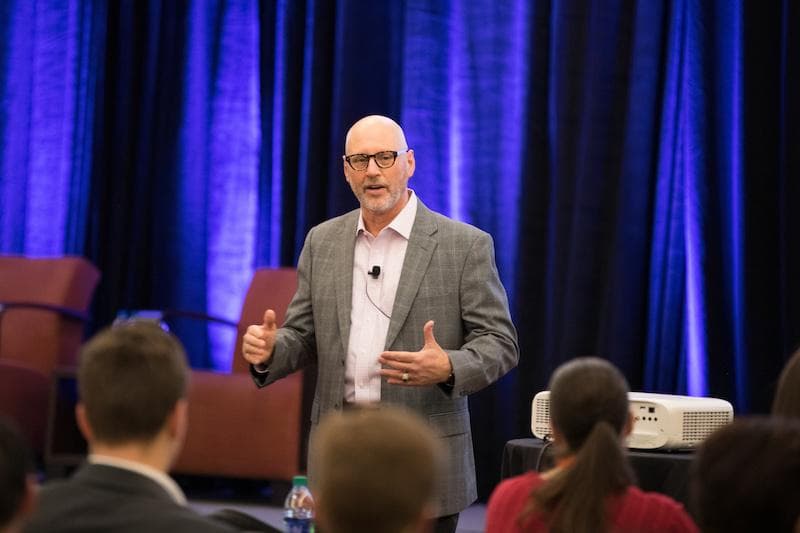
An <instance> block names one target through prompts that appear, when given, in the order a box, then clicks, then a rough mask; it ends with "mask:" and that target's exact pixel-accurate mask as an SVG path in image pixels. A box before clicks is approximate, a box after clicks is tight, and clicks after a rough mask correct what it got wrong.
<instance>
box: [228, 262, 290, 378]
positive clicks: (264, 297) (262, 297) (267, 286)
mask: <svg viewBox="0 0 800 533" xmlns="http://www.w3.org/2000/svg"><path fill="white" fill-rule="evenodd" d="M296 290H297V270H295V269H294V268H259V269H257V270H256V271H255V273H254V274H253V280H252V281H251V282H250V288H248V289H247V295H245V297H244V303H242V314H241V316H240V317H239V327H238V333H237V336H236V346H235V348H234V352H233V372H248V365H247V362H246V361H245V360H244V358H243V357H242V336H244V333H245V331H246V330H247V327H248V326H250V325H252V324H261V323H262V321H263V320H264V311H266V310H267V309H273V310H274V311H275V318H276V321H277V323H278V326H281V325H282V324H283V321H284V319H285V317H286V308H287V307H289V303H290V302H291V301H292V296H294V293H295V291H296Z"/></svg>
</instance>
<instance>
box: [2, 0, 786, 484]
mask: <svg viewBox="0 0 800 533" xmlns="http://www.w3.org/2000/svg"><path fill="white" fill-rule="evenodd" d="M799 30H800V8H798V5H797V3H796V2H791V1H789V0H783V1H775V2H763V3H756V2H745V1H731V0H719V1H702V2H701V1H699V0H695V1H692V0H672V1H663V2H660V1H655V2H654V1H649V0H641V1H638V2H637V1H633V0H628V1H624V0H618V1H614V0H605V1H602V2H584V1H582V0H580V1H579V0H573V1H570V0H550V1H545V0H530V1H521V0H516V1H515V0H505V1H501V0H481V1H477V0H475V1H466V0H464V1H458V0H451V1H440V0H407V1H395V2H370V1H347V0H339V1H335V2H332V1H314V0H305V1H291V0H283V1H274V2H268V1H263V2H256V1H255V0H238V1H228V2H213V1H195V2H172V1H164V0H148V1H133V0H129V1H122V0H120V1H114V2H104V1H88V0H86V1H76V2H71V3H66V2H62V1H60V0H37V1H35V2H30V1H28V0H8V1H6V2H2V5H0V32H2V43H3V47H2V50H0V179H2V181H1V182H0V252H2V253H24V254H30V255H59V254H64V253H69V254H79V255H84V256H86V257H88V258H90V259H91V260H93V261H94V262H95V263H96V264H97V265H98V266H99V267H100V269H101V270H102V272H103V279H102V283H101V285H100V287H99V289H98V293H97V296H96V300H95V307H94V319H95V326H96V327H99V326H102V325H105V324H107V323H109V322H110V321H111V320H112V319H113V317H114V315H115V314H116V312H117V311H118V310H119V309H125V308H183V309H193V310H197V311H204V312H208V313H211V314H215V315H220V316H225V317H228V318H230V319H234V320H235V319H236V318H237V314H238V309H239V306H240V304H241V300H242V297H243V292H244V290H245V288H246V286H247V284H248V282H249V279H250V276H251V274H252V271H253V269H254V268H255V267H256V266H260V265H293V264H294V263H295V260H296V257H297V254H298V253H299V248H300V246H301V244H302V240H303V237H304V235H305V233H306V231H307V230H308V229H309V228H310V227H311V226H312V225H313V224H316V223H318V222H320V221H322V220H324V219H326V218H328V217H329V216H331V215H336V214H339V213H342V212H344V211H346V210H349V209H351V208H353V207H355V205H356V203H355V200H354V198H353V197H352V194H351V193H350V191H349V189H348V188H347V186H346V184H345V182H344V180H343V178H342V172H341V160H340V157H339V156H340V154H341V151H342V144H343V135H344V132H345V131H346V129H347V127H348V126H349V124H351V123H352V122H353V121H354V120H355V119H357V118H358V117H360V116H362V115H365V114H369V113H382V114H388V115H390V116H393V117H395V118H397V119H398V120H399V121H400V122H401V123H402V124H403V125H404V126H405V129H406V133H407V137H408V139H409V143H410V145H411V146H412V147H413V148H414V149H415V151H416V155H417V161H418V172H417V174H416V175H415V177H414V178H413V180H412V187H414V188H415V190H416V191H417V192H418V193H419V195H420V196H421V198H422V199H423V200H424V201H425V202H426V203H427V204H428V205H429V206H431V207H433V208H434V209H437V210H440V211H442V212H444V213H446V214H448V215H450V216H452V217H454V218H457V219H461V220H465V221H468V222H471V223H472V224H475V225H477V226H479V227H481V228H483V229H485V230H487V231H489V232H490V233H491V234H492V235H493V236H494V238H495V241H496V246H497V262H498V267H499V269H500V273H501V276H502V278H503V281H504V283H505V284H506V287H507V288H508V290H509V294H510V296H511V301H512V311H513V314H514V318H515V321H516V323H517V326H518V328H519V332H520V342H521V347H522V358H521V361H520V365H519V368H518V370H517V371H516V372H514V373H513V374H512V375H510V376H509V377H507V378H506V379H504V380H503V381H502V382H501V384H499V385H497V386H494V387H492V388H490V389H489V390H487V391H483V392H481V393H479V394H477V395H475V396H474V397H473V399H472V410H473V424H474V425H475V426H477V427H478V428H479V431H476V432H475V439H476V450H477V459H478V466H479V481H480V483H481V487H482V494H483V495H485V494H486V493H487V492H488V490H489V489H490V488H491V486H492V485H493V484H494V482H495V481H496V478H497V476H498V473H499V457H500V450H501V448H502V444H503V442H504V441H505V440H506V439H508V438H511V437H517V436H521V435H525V434H527V432H528V431H529V430H528V421H529V418H528V417H529V402H530V399H531V397H532V395H533V393H535V392H536V391H538V390H540V389H541V388H543V387H544V386H545V384H546V379H547V377H548V375H549V373H550V371H551V370H552V369H553V368H554V367H555V366H556V365H557V364H559V363H560V362H562V361H564V360H566V359H568V358H570V357H573V356H576V355H581V354H589V353H594V354H600V355H602V356H605V357H607V358H609V359H610V360H612V361H613V362H615V363H616V364H617V365H619V366H620V368H622V370H623V371H624V372H625V374H626V376H627V377H628V379H629V381H630V382H631V385H632V387H633V388H634V389H639V390H648V391H664V392H679V393H681V392H688V393H691V394H709V395H714V396H718V397H723V398H726V399H728V400H730V401H731V402H733V403H734V405H735V407H736V409H737V410H738V411H739V412H743V411H759V410H762V411H763V410H765V409H766V408H767V406H768V404H769V399H770V397H771V395H772V392H773V387H774V383H775V380H776V376H777V374H778V371H779V369H780V367H781V366H782V364H783V361H784V359H785V357H786V355H787V354H788V353H789V352H790V350H791V348H793V347H794V346H795V345H796V344H797V343H798V341H800V310H799V309H798V302H800V281H799V280H800V247H799V246H798V245H797V243H798V242H800V221H799V220H798V214H797V210H794V209H792V206H793V205H797V204H798V203H800V167H799V166H798V157H799V156H798V151H797V149H796V147H797V146H800V138H799V136H798V123H800V116H798V115H799V111H798V103H799V101H800V87H798V75H799V74H798V66H800V55H799V52H800V36H798V31H799ZM178 329H179V333H180V334H181V336H182V338H183V339H184V341H185V342H186V343H187V344H188V346H189V352H190V355H191V358H192V362H193V364H194V365H195V366H200V367H217V368H224V367H227V366H228V365H229V363H230V357H231V351H232V350H231V346H232V343H233V337H232V333H231V332H230V331H227V330H224V329H223V330H218V329H214V328H210V329H205V327H203V328H199V327H197V326H194V325H179V326H178Z"/></svg>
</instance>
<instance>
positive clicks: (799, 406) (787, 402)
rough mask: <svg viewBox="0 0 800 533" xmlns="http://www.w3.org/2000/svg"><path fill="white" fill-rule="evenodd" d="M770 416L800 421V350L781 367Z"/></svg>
mask: <svg viewBox="0 0 800 533" xmlns="http://www.w3.org/2000/svg"><path fill="white" fill-rule="evenodd" d="M772 414H773V415H778V416H786V417H792V418H797V419H800V348H798V349H797V351H795V352H794V354H793V355H792V357H791V358H790V359H789V361H787V363H786V365H785V366H784V367H783V371H782V372H781V377H780V379H779V380H778V389H777V390H776V391H775V398H774V400H773V402H772Z"/></svg>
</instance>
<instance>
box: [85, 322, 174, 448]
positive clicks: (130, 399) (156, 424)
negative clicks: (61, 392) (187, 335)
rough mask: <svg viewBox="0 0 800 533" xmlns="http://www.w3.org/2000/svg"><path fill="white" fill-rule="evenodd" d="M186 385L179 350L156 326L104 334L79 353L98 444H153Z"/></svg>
mask: <svg viewBox="0 0 800 533" xmlns="http://www.w3.org/2000/svg"><path fill="white" fill-rule="evenodd" d="M187 381H188V368H187V364H186V354H185V352H184V350H183V347H182V346H181V344H180V342H179V341H178V339H177V338H176V337H175V336H173V335H172V334H170V333H168V332H166V331H164V330H162V329H161V328H160V327H159V326H158V325H156V324H154V323H150V322H144V321H138V322H128V323H124V324H122V325H119V326H116V327H114V328H110V329H106V330H103V331H102V332H100V333H98V334H97V335H96V336H95V337H94V338H92V339H91V340H90V341H89V342H88V343H87V344H86V345H85V346H84V347H83V349H82V350H81V353H80V363H79V367H78V387H79V391H80V397H81V402H82V403H83V405H84V406H85V409H86V415H87V418H88V419H89V424H90V425H91V427H92V431H93V433H94V437H95V439H96V440H97V441H99V442H103V443H107V444H121V443H126V442H146V441H149V440H151V439H152V438H153V437H155V436H156V435H157V434H158V432H159V431H160V430H161V428H162V427H163V426H164V423H165V422H166V419H167V416H168V415H169V414H170V413H171V412H172V410H173V409H174V408H175V404H176V403H177V402H178V400H180V399H181V398H184V397H185V396H186V387H187Z"/></svg>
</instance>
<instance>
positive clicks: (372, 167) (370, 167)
mask: <svg viewBox="0 0 800 533" xmlns="http://www.w3.org/2000/svg"><path fill="white" fill-rule="evenodd" d="M364 172H365V173H367V174H369V175H371V176H374V175H376V174H380V173H381V167H379V166H378V162H377V161H375V157H374V156H373V157H370V158H369V160H368V161H367V168H366V169H365V170H364Z"/></svg>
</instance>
